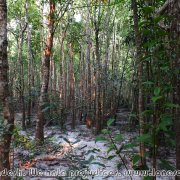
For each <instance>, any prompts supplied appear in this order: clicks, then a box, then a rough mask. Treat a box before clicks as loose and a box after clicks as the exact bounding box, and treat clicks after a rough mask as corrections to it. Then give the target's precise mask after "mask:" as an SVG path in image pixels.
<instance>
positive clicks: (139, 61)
mask: <svg viewBox="0 0 180 180" xmlns="http://www.w3.org/2000/svg"><path fill="white" fill-rule="evenodd" d="M132 7H133V19H134V32H135V42H136V58H137V59H136V61H137V64H138V80H139V95H138V110H139V125H140V136H142V135H143V134H144V118H143V115H142V112H143V86H142V76H143V62H142V59H141V54H142V52H141V36H140V32H139V25H138V23H139V17H138V8H137V2H136V0H132ZM140 156H141V164H140V167H141V168H144V167H145V164H146V162H145V146H144V143H143V142H140Z"/></svg>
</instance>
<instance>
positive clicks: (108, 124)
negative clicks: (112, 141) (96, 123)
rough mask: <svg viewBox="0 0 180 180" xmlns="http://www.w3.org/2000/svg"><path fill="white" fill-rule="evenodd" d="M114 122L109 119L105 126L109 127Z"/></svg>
mask: <svg viewBox="0 0 180 180" xmlns="http://www.w3.org/2000/svg"><path fill="white" fill-rule="evenodd" d="M114 121H115V119H109V120H108V121H107V126H111V125H112V123H113V122H114Z"/></svg>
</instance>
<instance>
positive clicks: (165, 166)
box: [159, 160, 175, 171]
mask: <svg viewBox="0 0 180 180" xmlns="http://www.w3.org/2000/svg"><path fill="white" fill-rule="evenodd" d="M160 161H161V163H160V164H159V166H160V167H161V168H162V169H165V170H171V171H174V170H175V168H174V167H173V166H172V165H171V164H170V162H169V161H166V160H160Z"/></svg>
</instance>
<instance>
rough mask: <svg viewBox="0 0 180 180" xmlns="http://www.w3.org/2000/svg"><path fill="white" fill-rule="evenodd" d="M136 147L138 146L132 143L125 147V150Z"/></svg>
mask: <svg viewBox="0 0 180 180" xmlns="http://www.w3.org/2000/svg"><path fill="white" fill-rule="evenodd" d="M135 146H136V145H135V144H132V143H130V144H126V145H124V146H123V148H124V149H132V148H133V147H135Z"/></svg>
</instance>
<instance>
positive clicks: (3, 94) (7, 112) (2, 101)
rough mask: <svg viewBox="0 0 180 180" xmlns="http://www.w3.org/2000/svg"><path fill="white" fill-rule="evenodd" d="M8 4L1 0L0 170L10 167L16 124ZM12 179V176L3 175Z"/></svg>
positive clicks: (6, 179) (5, 178)
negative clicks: (11, 146) (10, 72)
mask: <svg viewBox="0 0 180 180" xmlns="http://www.w3.org/2000/svg"><path fill="white" fill-rule="evenodd" d="M7 45H8V43H7V6H6V0H0V171H2V170H4V169H10V162H9V151H10V143H11V136H12V131H13V124H14V113H13V107H12V104H11V102H12V99H11V97H10V90H9V84H8V83H9V80H8V59H7ZM1 179H2V180H10V177H1Z"/></svg>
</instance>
